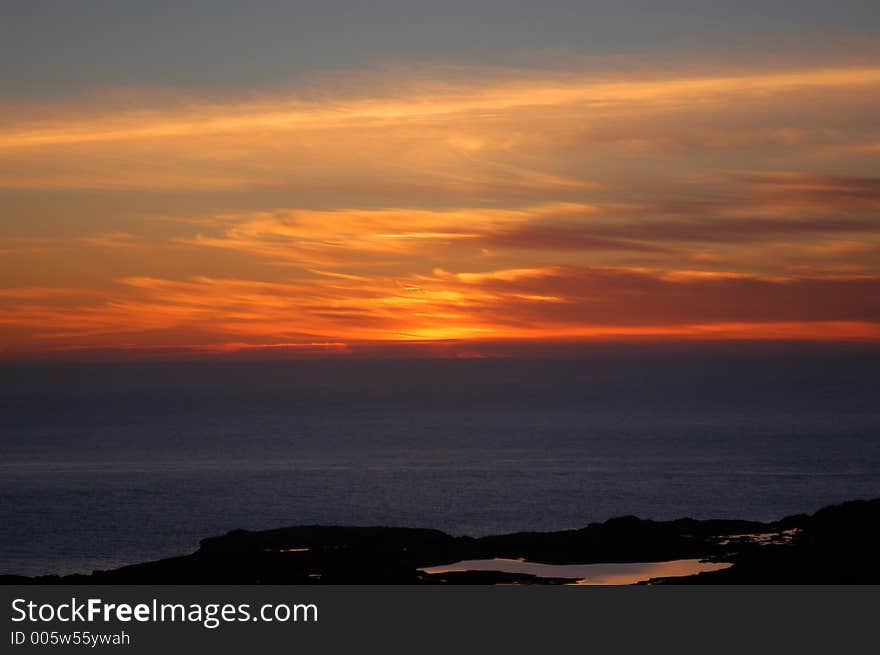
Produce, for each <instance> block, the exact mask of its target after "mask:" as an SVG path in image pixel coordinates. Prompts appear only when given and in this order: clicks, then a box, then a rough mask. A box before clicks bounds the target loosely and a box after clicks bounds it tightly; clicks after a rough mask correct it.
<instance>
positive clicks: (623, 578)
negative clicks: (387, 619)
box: [421, 558, 731, 585]
mask: <svg viewBox="0 0 880 655" xmlns="http://www.w3.org/2000/svg"><path fill="white" fill-rule="evenodd" d="M729 566H731V564H729V563H727V562H706V561H703V560H699V559H677V560H671V561H668V562H627V563H617V562H615V563H612V564H538V563H537V562H527V561H525V560H521V559H503V558H495V559H472V560H463V561H461V562H456V563H454V564H444V565H442V566H432V567H429V568H425V569H421V570H422V571H424V572H425V573H431V574H434V573H452V572H458V571H500V572H502V573H524V574H529V575H535V576H538V577H541V578H569V579H571V580H572V583H573V584H579V585H627V584H635V583H637V582H644V581H645V580H650V579H651V578H670V577H678V576H683V575H694V574H695V573H702V572H705V571H717V570H719V569H726V568H728V567H729Z"/></svg>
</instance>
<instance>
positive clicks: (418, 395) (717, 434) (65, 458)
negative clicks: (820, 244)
mask: <svg viewBox="0 0 880 655" xmlns="http://www.w3.org/2000/svg"><path fill="white" fill-rule="evenodd" d="M878 371H880V358H878V357H877V356H876V355H864V354H862V355H838V356H831V355H821V356H820V355H812V356H807V355H799V356H795V355H787V356H782V355H778V356H744V357H675V358H671V357H666V358H664V357H658V356H653V357H636V356H628V357H626V356H620V357H592V358H583V359H571V360H558V359H557V360H460V361H458V360H452V361H450V360H422V361H322V362H263V363H255V362H251V363H246V362H223V363H216V362H215V363H196V364H182V363H172V364H155V363H154V364H124V365H123V364H92V365H55V366H37V365H30V366H9V365H7V366H3V367H2V368H0V572H2V573H23V574H38V573H47V572H73V571H84V572H88V571H91V570H92V569H95V568H106V567H111V566H115V565H119V564H124V563H130V562H137V561H143V560H146V559H152V558H157V557H163V556H168V555H173V554H180V553H185V552H190V551H192V550H193V549H194V548H195V547H196V545H197V543H198V540H199V539H200V538H201V537H205V536H209V535H216V534H221V533H224V532H226V531H228V530H231V529H234V528H248V529H259V528H270V527H279V526H283V525H292V524H302V523H323V524H330V523H335V524H349V525H376V524H381V525H401V526H424V527H434V528H440V529H443V530H446V531H449V532H451V533H454V534H473V535H478V534H486V533H492V532H500V531H514V530H524V529H530V530H549V529H560V528H573V527H580V526H583V525H585V524H586V523H588V522H590V521H595V520H604V519H607V518H609V517H612V516H619V515H623V514H637V515H639V516H642V517H646V518H657V519H667V518H675V517H679V516H685V515H687V516H694V517H703V518H705V517H737V518H739V517H744V518H755V519H772V518H778V517H781V516H783V515H787V514H792V513H797V512H804V511H813V510H815V509H817V508H819V507H821V506H823V505H826V504H829V503H832V502H837V501H842V500H846V499H851V498H857V497H876V496H880V385H878V384H877V377H878Z"/></svg>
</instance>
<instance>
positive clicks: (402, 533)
mask: <svg viewBox="0 0 880 655" xmlns="http://www.w3.org/2000/svg"><path fill="white" fill-rule="evenodd" d="M878 546H880V499H877V500H871V501H852V502H849V503H844V504H842V505H835V506H832V507H827V508H825V509H822V510H820V511H818V512H816V513H815V514H813V515H811V516H810V515H805V514H804V515H798V516H791V517H788V518H785V519H782V520H780V521H774V522H770V523H762V522H756V521H730V520H695V519H679V520H675V521H650V520H643V519H639V518H636V517H634V516H628V517H623V518H617V519H611V520H609V521H605V522H604V523H592V524H590V525H588V526H587V527H585V528H582V529H580V530H565V531H561V532H520V533H515V534H507V535H496V536H489V537H482V538H473V537H453V536H450V535H447V534H445V533H443V532H440V531H437V530H424V529H411V528H383V527H375V528H357V527H341V526H298V527H290V528H281V529H277V530H266V531H261V532H248V531H244V530H236V531H233V532H230V533H228V534H226V535H224V536H221V537H211V538H208V539H204V540H203V541H202V542H201V544H200V547H199V549H198V550H197V551H196V552H195V553H192V554H190V555H184V556H182V557H174V558H169V559H163V560H158V561H155V562H147V563H144V564H135V565H132V566H125V567H122V568H119V569H115V570H112V571H95V572H94V573H92V574H91V575H69V576H63V577H59V576H42V577H37V578H26V577H20V576H0V583H5V584H21V583H34V584H80V583H83V584H500V583H516V584H530V583H532V584H535V583H538V584H561V583H565V582H570V580H568V579H561V578H539V577H536V576H531V575H524V574H512V573H499V572H492V571H466V572H455V573H442V574H433V575H430V574H427V573H425V572H423V571H421V570H420V569H424V568H427V567H432V566H438V565H443V564H451V563H454V562H458V561H460V560H469V559H483V558H493V557H503V558H524V559H527V560H530V561H534V562H541V563H546V564H591V563H600V562H658V561H664V560H674V559H690V558H700V559H713V560H717V561H724V562H732V563H733V566H731V567H730V568H728V569H724V570H721V571H715V572H712V573H702V574H699V575H695V576H688V577H683V578H669V579H661V580H654V581H652V583H660V584H671V583H674V584H681V583H687V584H741V583H748V584H799V583H804V584H852V583H880V565H878V563H877V561H876V553H877V552H878Z"/></svg>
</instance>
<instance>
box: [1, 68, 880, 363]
mask: <svg viewBox="0 0 880 655" xmlns="http://www.w3.org/2000/svg"><path fill="white" fill-rule="evenodd" d="M365 79H372V80H373V82H374V83H373V84H371V85H370V86H369V88H371V89H372V92H371V93H364V92H363V91H360V92H359V93H355V92H353V91H351V90H348V91H346V90H345V88H343V87H341V86H340V87H339V88H333V87H332V86H328V87H327V88H323V87H322V88H320V89H319V92H315V91H314V90H312V92H311V93H310V94H299V95H297V94H287V95H277V96H275V97H269V96H262V97H259V98H257V99H254V97H253V96H251V97H229V98H224V99H217V98H214V99H207V98H201V99H199V98H187V99H183V100H177V101H174V102H169V101H167V99H166V103H165V104H164V105H163V104H161V103H152V104H151V103H146V102H145V103H141V104H139V105H137V106H136V108H134V109H132V108H131V107H128V108H123V109H118V110H117V108H116V107H114V106H112V104H107V103H103V101H101V100H100V99H99V98H95V99H93V100H92V101H91V102H86V101H81V102H80V103H79V104H78V105H76V106H74V105H73V104H65V103H63V102H59V103H57V105H56V106H54V107H49V108H46V107H43V108H36V107H35V108H34V111H32V112H19V115H18V117H17V118H14V117H13V116H12V113H11V112H10V113H9V114H7V115H6V117H5V118H4V122H2V123H0V203H2V204H0V206H2V207H3V208H4V214H3V215H4V218H3V220H2V222H0V254H2V259H0V275H2V282H0V356H11V357H19V356H21V357H27V356H35V355H39V354H47V356H52V354H53V353H74V352H82V353H86V354H87V353H88V352H91V351H107V350H111V351H118V352H119V353H121V356H127V354H132V353H140V354H143V355H144V356H150V353H184V354H185V353H191V354H204V353H215V354H222V353H236V352H244V353H247V352H257V351H261V352H262V351H265V352H276V351H277V352H282V351H291V352H301V353H302V355H303V356H323V355H327V356H349V355H352V354H355V355H356V354H357V353H358V352H361V351H364V350H369V349H370V348H373V347H375V344H389V345H390V346H393V345H394V344H398V345H401V344H402V345H406V344H431V343H436V344H445V343H456V344H462V347H461V348H460V349H459V352H460V353H471V354H475V355H476V354H479V353H480V352H481V351H480V344H486V343H501V344H510V343H513V342H520V341H521V342H541V341H548V340H549V341H554V342H557V341H558V342H572V343H581V342H591V341H598V340H609V341H628V340H639V339H641V340H658V341H664V340H680V341H708V340H719V341H729V340H734V341H737V340H782V341H826V342H829V341H864V342H871V343H880V224H878V222H877V216H878V212H880V168H878V162H877V160H876V157H874V156H873V155H874V154H875V153H876V148H877V144H878V143H880V132H878V131H877V127H876V115H877V112H878V111H880V105H878V98H880V68H877V67H866V66H859V65H845V64H840V65H835V66H828V67H822V68H817V67H812V68H805V69H797V68H791V69H788V70H780V69H769V68H761V67H759V66H755V67H753V69H752V70H747V71H716V72H714V73H711V72H710V73H705V74H702V75H697V74H693V73H690V72H688V71H687V70H681V71H678V72H676V71H667V72H665V73H664V74H663V75H660V74H658V73H657V72H651V71H642V72H641V73H627V74H620V75H618V76H617V77H615V78H611V77H610V76H608V75H604V76H603V75H597V74H595V73H593V74H587V73H584V72H578V71H563V72H549V71H512V70H503V71H502V70H492V69H473V70H469V71H462V70H447V69H442V70H437V71H432V70H430V69H429V70H427V71H425V70H422V71H420V72H419V74H418V75H416V74H405V73H403V72H399V71H398V72H396V73H391V72H389V73H387V74H386V75H385V76H384V77H383V76H381V75H380V76H374V77H373V78H370V77H369V76H367V77H365ZM358 88H362V87H358ZM792 107H798V110H797V111H793V110H792ZM468 344H472V346H473V347H471V346H469V345H468ZM515 350H516V349H515V348H513V349H512V352H513V351H515Z"/></svg>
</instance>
